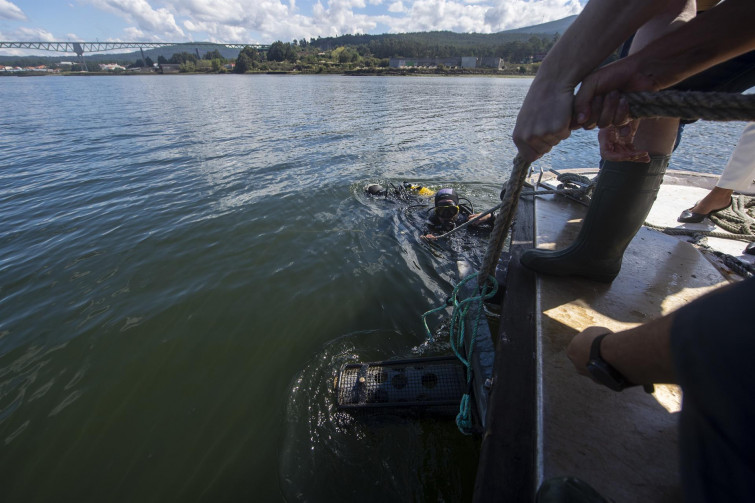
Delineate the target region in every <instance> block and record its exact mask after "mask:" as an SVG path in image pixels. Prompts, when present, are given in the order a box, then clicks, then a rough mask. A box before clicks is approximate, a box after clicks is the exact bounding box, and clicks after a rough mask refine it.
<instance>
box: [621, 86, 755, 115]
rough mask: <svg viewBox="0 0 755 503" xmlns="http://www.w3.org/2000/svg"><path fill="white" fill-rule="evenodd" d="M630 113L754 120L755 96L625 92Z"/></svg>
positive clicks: (676, 92) (679, 92)
mask: <svg viewBox="0 0 755 503" xmlns="http://www.w3.org/2000/svg"><path fill="white" fill-rule="evenodd" d="M624 97H625V98H626V100H627V102H628V103H629V110H630V115H631V116H632V117H633V118H635V119H638V118H642V117H645V118H650V117H677V118H679V119H684V120H697V119H703V120H710V121H748V122H751V121H755V95H753V94H734V93H706V92H699V91H660V92H656V93H626V94H624Z"/></svg>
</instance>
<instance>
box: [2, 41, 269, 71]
mask: <svg viewBox="0 0 755 503" xmlns="http://www.w3.org/2000/svg"><path fill="white" fill-rule="evenodd" d="M247 46H249V47H254V48H255V49H258V50H261V51H266V50H268V49H269V48H270V46H269V45H262V44H221V43H216V42H0V49H35V50H38V51H39V50H41V51H54V52H65V53H72V52H73V53H75V54H76V55H77V56H78V57H79V60H80V62H81V64H82V65H83V66H84V68H86V63H85V62H84V53H85V52H88V53H98V52H108V51H115V50H119V49H139V51H141V53H142V60H144V49H156V48H158V47H175V48H176V49H177V50H179V51H181V49H184V50H185V49H189V50H190V49H194V50H195V51H196V52H197V57H199V49H197V48H198V47H208V48H213V47H215V48H218V47H224V48H228V49H243V48H244V47H247Z"/></svg>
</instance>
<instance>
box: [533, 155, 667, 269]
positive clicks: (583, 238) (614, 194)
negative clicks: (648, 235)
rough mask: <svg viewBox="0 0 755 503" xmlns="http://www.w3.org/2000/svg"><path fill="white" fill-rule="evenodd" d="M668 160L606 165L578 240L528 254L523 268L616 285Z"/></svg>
mask: <svg viewBox="0 0 755 503" xmlns="http://www.w3.org/2000/svg"><path fill="white" fill-rule="evenodd" d="M669 158H670V156H667V155H664V156H651V158H650V162H649V163H639V162H612V161H606V162H605V163H604V164H603V168H602V169H601V170H600V175H599V177H598V183H597V185H596V186H595V192H594V193H593V196H592V202H591V203H590V207H589V208H588V209H587V215H585V219H584V221H583V222H582V228H581V229H580V231H579V235H578V236H577V239H575V240H574V242H573V243H572V244H571V245H570V246H569V247H568V248H565V249H563V250H558V251H547V250H528V251H526V252H524V253H523V254H522V256H521V258H520V262H521V263H522V265H523V266H525V267H527V268H528V269H532V270H533V271H536V272H539V273H542V274H551V275H554V276H582V277H585V278H589V279H592V280H595V281H601V282H604V283H610V282H611V281H613V280H614V278H616V276H617V275H618V274H619V271H620V270H621V259H622V258H623V257H624V250H626V248H627V246H628V245H629V242H630V241H631V240H632V238H633V237H634V235H635V234H637V231H639V230H640V227H642V224H643V223H644V222H645V218H647V216H648V213H650V208H651V207H652V206H653V202H655V198H656V196H657V195H658V189H659V187H660V185H661V182H662V181H663V174H664V173H665V172H666V166H668V162H669Z"/></svg>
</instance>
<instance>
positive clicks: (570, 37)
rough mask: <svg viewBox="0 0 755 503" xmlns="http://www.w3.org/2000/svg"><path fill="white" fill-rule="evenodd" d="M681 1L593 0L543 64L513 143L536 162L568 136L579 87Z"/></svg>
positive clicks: (525, 102) (523, 107) (528, 97)
mask: <svg viewBox="0 0 755 503" xmlns="http://www.w3.org/2000/svg"><path fill="white" fill-rule="evenodd" d="M684 3H685V2H679V0H666V1H661V0H634V1H632V2H627V1H624V0H591V1H590V2H588V3H587V5H586V6H585V8H584V10H583V11H582V14H580V15H579V17H578V18H577V19H576V20H575V21H574V23H573V24H572V25H571V26H570V27H569V29H568V30H566V32H565V33H564V35H563V36H562V37H561V39H559V41H558V42H557V43H556V45H555V46H554V47H553V48H552V49H551V50H550V51H549V52H548V55H547V56H546V57H545V59H544V60H543V63H542V64H541V65H540V69H539V70H538V72H537V76H536V77H535V80H534V81H533V82H532V85H531V86H530V90H529V92H528V93H527V96H526V98H525V100H524V103H523V105H522V108H521V110H520V111H519V115H518V117H517V123H516V127H515V128H514V134H513V137H514V143H515V144H516V146H517V147H518V149H519V153H520V154H521V155H522V157H524V158H525V159H526V160H528V161H530V162H532V161H534V160H536V159H538V158H539V157H541V156H542V155H543V154H545V153H547V152H549V151H550V149H551V148H552V147H553V146H554V145H556V144H558V143H559V142H560V141H561V140H563V139H565V138H568V137H569V134H570V123H571V117H572V105H573V100H574V88H575V87H576V85H577V84H578V83H579V82H580V81H581V80H582V79H583V78H584V77H585V75H587V74H588V73H589V72H591V71H592V70H593V69H594V68H595V67H597V66H598V65H599V64H600V63H601V62H602V61H603V60H604V59H605V58H606V57H607V56H608V55H609V54H610V53H611V52H612V51H613V50H614V49H615V48H616V47H618V46H619V45H621V43H622V42H624V41H625V40H626V39H627V38H628V37H629V36H630V35H631V34H633V33H634V32H635V31H636V30H637V29H638V28H639V27H640V26H641V25H642V24H644V23H645V22H646V21H648V20H649V19H651V18H652V17H653V16H655V15H657V14H659V13H661V12H664V11H666V10H669V9H672V8H673V9H677V8H678V9H679V10H681V8H682V7H683V5H684Z"/></svg>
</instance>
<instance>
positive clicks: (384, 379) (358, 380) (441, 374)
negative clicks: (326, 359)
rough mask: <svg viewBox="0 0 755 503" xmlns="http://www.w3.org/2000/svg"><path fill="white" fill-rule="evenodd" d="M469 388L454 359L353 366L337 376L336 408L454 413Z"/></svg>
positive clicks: (461, 368) (444, 357) (440, 358)
mask: <svg viewBox="0 0 755 503" xmlns="http://www.w3.org/2000/svg"><path fill="white" fill-rule="evenodd" d="M466 387H467V385H466V378H465V376H464V367H463V366H462V365H461V363H460V362H459V361H458V360H457V359H456V358H455V357H454V356H441V357H432V358H416V359H411V360H391V361H384V362H375V363H361V364H360V363H354V364H349V365H345V366H344V367H343V368H342V369H341V372H340V374H339V376H338V380H337V383H336V393H337V407H338V408H339V409H341V410H352V411H366V410H372V411H375V412H376V411H383V412H388V411H389V410H390V409H421V410H422V411H423V412H424V411H427V412H436V413H447V414H452V413H456V412H457V411H458V406H459V401H460V400H461V397H462V395H463V394H464V391H465V390H466Z"/></svg>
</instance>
